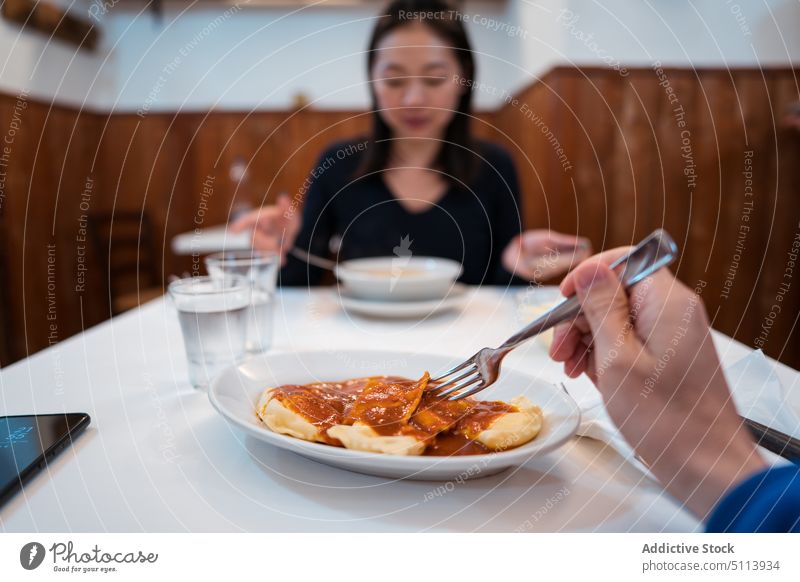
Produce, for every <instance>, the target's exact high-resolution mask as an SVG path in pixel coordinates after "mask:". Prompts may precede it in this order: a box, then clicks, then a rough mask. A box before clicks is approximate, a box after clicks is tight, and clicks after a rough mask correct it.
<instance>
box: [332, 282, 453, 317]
mask: <svg viewBox="0 0 800 582" xmlns="http://www.w3.org/2000/svg"><path fill="white" fill-rule="evenodd" d="M466 297H467V287H466V285H462V284H461V283H456V284H455V285H453V288H452V289H451V290H450V293H448V294H447V296H446V297H442V298H441V299H429V300H426V301H378V300H374V299H361V298H360V297H354V296H352V295H350V294H349V293H347V291H345V290H344V289H339V303H340V304H341V306H342V307H344V308H345V309H347V310H348V311H350V312H352V313H357V314H359V315H367V316H369V317H384V318H390V319H402V318H412V317H413V318H422V317H427V316H428V315H433V314H435V313H439V312H440V311H446V310H448V309H455V308H456V307H460V306H461V304H462V303H463V302H464V299H465V298H466Z"/></svg>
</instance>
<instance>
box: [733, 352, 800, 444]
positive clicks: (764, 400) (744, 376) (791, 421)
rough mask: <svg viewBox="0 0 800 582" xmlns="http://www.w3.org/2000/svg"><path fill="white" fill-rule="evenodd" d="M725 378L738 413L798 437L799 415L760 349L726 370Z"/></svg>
mask: <svg viewBox="0 0 800 582" xmlns="http://www.w3.org/2000/svg"><path fill="white" fill-rule="evenodd" d="M725 377H726V378H727V379H728V385H729V386H730V387H731V391H732V392H733V401H734V403H735V404H736V409H737V410H738V411H739V414H741V415H742V416H745V417H747V418H749V419H750V420H755V421H756V422H760V423H761V424H764V425H767V426H769V427H771V428H774V429H776V430H779V431H781V432H785V433H786V434H788V435H790V436H793V437H795V438H800V415H798V414H797V411H795V410H794V408H792V405H791V403H790V402H789V399H788V394H787V391H786V389H785V388H784V387H783V385H782V384H781V382H780V380H779V379H778V377H777V376H776V375H775V371H774V370H773V369H772V364H770V362H769V360H767V358H766V357H765V356H764V353H763V352H762V351H761V350H756V351H754V352H752V353H751V354H749V355H748V356H746V357H744V358H742V359H741V360H739V361H738V362H736V363H735V364H734V365H733V366H731V367H730V368H728V369H727V370H725Z"/></svg>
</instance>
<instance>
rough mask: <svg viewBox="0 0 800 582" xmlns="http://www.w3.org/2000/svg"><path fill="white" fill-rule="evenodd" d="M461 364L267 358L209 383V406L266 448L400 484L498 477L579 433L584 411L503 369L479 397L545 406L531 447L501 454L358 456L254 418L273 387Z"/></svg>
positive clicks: (345, 355)
mask: <svg viewBox="0 0 800 582" xmlns="http://www.w3.org/2000/svg"><path fill="white" fill-rule="evenodd" d="M458 361H460V358H457V357H450V356H440V355H434V354H412V353H402V352H400V353H398V352H380V351H367V350H359V351H356V350H343V351H338V352H337V351H330V352H296V353H290V354H268V355H264V356H259V357H255V358H252V359H250V360H247V361H246V362H244V363H243V364H241V365H240V366H236V367H231V368H228V369H227V370H225V371H224V372H223V373H222V374H220V375H219V376H218V377H217V378H215V379H214V381H213V382H212V383H211V388H210V389H209V399H210V400H211V404H212V405H213V406H214V408H216V409H217V411H219V413H220V414H222V416H224V417H225V418H226V419H227V420H228V421H229V422H231V423H232V424H233V425H235V426H237V427H239V428H240V429H242V430H244V431H245V432H246V433H247V434H249V435H251V436H253V437H255V438H257V439H259V440H262V441H264V442H266V443H269V444H271V445H274V446H276V447H280V448H282V449H286V450H288V451H293V452H295V453H298V454H300V455H302V456H304V457H307V458H309V459H313V460H314V461H318V462H320V463H325V464H326V465H331V466H333V467H339V468H341V469H347V470H349V471H356V472H358V473H367V474H369V475H378V476H380V477H390V478H396V479H424V480H450V479H456V478H457V479H462V480H463V479H471V478H474V477H485V476H488V475H493V474H495V473H499V472H500V471H503V470H505V469H508V468H510V467H516V466H518V465H521V464H523V463H524V462H525V461H527V460H528V459H530V458H531V457H535V456H539V455H544V454H546V453H549V452H551V451H554V450H555V449H557V448H558V447H560V446H561V445H563V444H564V443H565V442H567V441H568V440H569V439H570V438H572V436H573V435H574V434H575V431H576V430H577V428H578V423H579V422H580V410H579V409H578V407H577V405H576V404H575V402H574V401H573V400H572V398H570V396H569V395H567V394H566V392H564V391H563V390H562V389H560V388H559V387H557V386H554V385H552V384H550V383H548V382H544V381H542V380H540V379H537V378H534V377H533V376H529V375H527V374H523V373H521V372H517V371H515V370H513V369H504V370H503V374H502V377H501V379H500V380H498V382H497V383H496V384H495V385H494V386H492V387H491V388H488V389H487V390H486V391H485V393H482V394H481V396H483V397H484V398H486V399H487V400H488V399H491V400H505V401H508V400H511V399H512V398H513V397H515V396H518V395H520V394H523V395H525V396H527V397H528V398H529V399H530V400H531V402H533V403H534V404H536V405H538V406H541V408H542V411H543V412H544V424H543V427H542V431H541V433H539V436H537V437H536V438H535V439H533V440H532V441H531V442H529V443H527V444H525V445H522V446H521V447H517V448H516V449H511V450H509V451H503V452H499V453H490V454H487V455H464V456H454V457H425V456H422V457H404V456H395V455H382V454H378V453H365V452H360V451H352V450H348V449H345V448H341V447H333V446H329V445H324V444H320V443H311V442H307V441H303V440H300V439H296V438H293V437H289V436H284V435H281V434H278V433H275V432H272V431H271V430H270V429H268V428H267V427H266V426H265V425H264V424H263V423H262V422H261V421H260V420H259V419H258V417H257V416H256V414H255V406H256V402H257V400H258V397H259V395H260V394H261V392H262V391H263V390H264V389H265V388H268V387H271V386H278V385H281V384H306V383H309V382H319V381H323V380H328V381H336V380H345V379H347V378H355V377H360V376H370V375H378V374H392V375H399V376H406V377H408V378H415V377H418V376H420V375H422V372H424V371H425V370H428V371H430V372H431V374H436V373H437V372H442V371H444V370H445V369H447V368H451V367H452V366H454V365H455V364H457V363H458Z"/></svg>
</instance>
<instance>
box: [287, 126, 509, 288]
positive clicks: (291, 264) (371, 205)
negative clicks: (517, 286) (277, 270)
mask: <svg viewBox="0 0 800 582" xmlns="http://www.w3.org/2000/svg"><path fill="white" fill-rule="evenodd" d="M359 146H360V148H361V149H359ZM363 151H364V142H354V141H352V142H342V143H337V144H334V145H333V146H331V147H330V148H328V150H326V151H325V152H324V153H323V154H322V156H321V157H320V159H319V160H318V162H317V164H316V166H315V167H314V169H313V170H312V172H311V175H310V176H309V179H308V180H307V181H306V185H307V186H308V191H307V195H306V201H305V208H304V209H303V222H302V227H301V229H300V232H299V234H298V236H297V239H296V242H295V245H296V246H297V247H299V248H301V249H306V250H308V251H309V252H310V253H312V254H315V255H320V256H323V257H324V256H329V255H330V246H331V245H330V241H331V238H332V237H338V238H339V239H340V244H339V248H338V256H336V257H335V258H336V260H338V261H345V260H348V259H357V258H364V257H378V256H394V255H395V254H396V253H398V252H400V253H402V254H401V255H400V256H405V255H407V254H408V252H409V251H410V253H411V255H413V256H435V257H445V258H448V259H453V260H456V261H458V262H460V263H461V264H462V265H463V266H464V271H463V273H462V275H461V278H460V281H462V282H463V283H468V284H471V285H477V284H489V285H492V284H509V283H512V282H519V281H518V280H517V281H514V277H512V275H511V274H509V273H508V272H506V271H505V270H504V269H503V267H502V266H501V264H500V256H501V254H502V252H503V249H505V247H506V246H507V245H508V243H509V242H510V241H511V239H512V238H514V236H516V235H517V234H519V233H520V232H521V230H522V220H521V216H522V210H521V207H520V200H519V186H518V183H517V173H516V170H515V168H514V162H513V161H512V160H511V157H510V156H509V155H508V153H507V152H506V151H505V150H504V149H502V148H501V147H500V146H497V145H494V144H492V143H490V142H485V141H480V142H478V143H477V147H475V148H473V152H474V153H473V154H472V155H473V157H474V163H475V164H476V166H477V171H476V172H475V178H474V180H473V183H472V184H470V185H469V188H464V187H461V186H450V187H449V188H448V190H447V191H446V193H445V194H444V196H443V197H442V199H441V200H440V201H439V202H438V203H435V204H431V206H430V208H429V209H428V210H425V211H422V212H409V211H408V210H406V209H405V208H404V207H403V205H402V204H401V203H400V202H399V201H398V200H397V199H396V198H395V197H394V195H393V194H392V192H391V190H390V189H389V188H388V186H387V185H386V183H385V182H384V180H383V177H382V174H379V173H378V174H371V175H368V176H364V177H355V174H356V172H357V170H358V168H359V166H360V164H361V159H362V156H363ZM309 183H310V185H309ZM404 239H405V240H406V241H407V242H404ZM322 276H323V271H322V270H321V269H319V268H316V267H313V266H310V265H307V264H306V263H304V262H302V261H300V260H299V259H296V258H295V257H293V256H292V255H289V256H288V258H287V263H286V266H285V267H284V268H283V269H282V270H281V284H282V285H317V284H319V282H320V280H321V279H322Z"/></svg>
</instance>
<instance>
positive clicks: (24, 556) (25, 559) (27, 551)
mask: <svg viewBox="0 0 800 582" xmlns="http://www.w3.org/2000/svg"><path fill="white" fill-rule="evenodd" d="M44 554H45V551H44V546H43V545H42V544H40V543H39V542H28V543H27V544H25V545H24V546H22V549H21V550H20V551H19V563H20V565H22V567H23V568H25V569H26V570H35V569H36V568H38V567H39V566H41V565H42V562H43V561H44Z"/></svg>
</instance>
